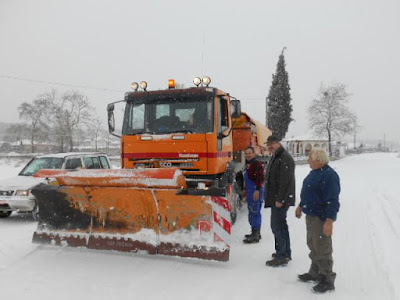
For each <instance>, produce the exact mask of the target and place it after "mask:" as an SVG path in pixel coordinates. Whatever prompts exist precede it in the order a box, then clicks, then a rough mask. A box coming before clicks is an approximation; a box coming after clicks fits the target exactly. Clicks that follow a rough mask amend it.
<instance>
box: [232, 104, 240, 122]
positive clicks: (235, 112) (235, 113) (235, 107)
mask: <svg viewBox="0 0 400 300" xmlns="http://www.w3.org/2000/svg"><path fill="white" fill-rule="evenodd" d="M241 113H242V108H241V105H240V100H231V116H232V118H235V119H236V118H240V115H241Z"/></svg>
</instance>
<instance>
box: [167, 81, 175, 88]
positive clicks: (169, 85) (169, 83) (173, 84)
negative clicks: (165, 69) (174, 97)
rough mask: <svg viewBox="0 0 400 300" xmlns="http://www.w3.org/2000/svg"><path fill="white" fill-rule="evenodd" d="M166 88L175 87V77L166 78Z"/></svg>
mask: <svg viewBox="0 0 400 300" xmlns="http://www.w3.org/2000/svg"><path fill="white" fill-rule="evenodd" d="M168 88H169V89H174V88H175V79H170V80H168Z"/></svg>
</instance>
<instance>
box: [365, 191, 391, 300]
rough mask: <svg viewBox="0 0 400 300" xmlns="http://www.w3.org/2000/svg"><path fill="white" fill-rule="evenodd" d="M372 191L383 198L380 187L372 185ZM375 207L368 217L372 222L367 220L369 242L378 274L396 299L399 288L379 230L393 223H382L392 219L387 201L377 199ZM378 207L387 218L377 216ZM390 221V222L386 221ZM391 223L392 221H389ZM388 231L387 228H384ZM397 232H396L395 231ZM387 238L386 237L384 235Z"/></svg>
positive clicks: (370, 210) (371, 208) (369, 211)
mask: <svg viewBox="0 0 400 300" xmlns="http://www.w3.org/2000/svg"><path fill="white" fill-rule="evenodd" d="M372 192H373V194H374V195H376V196H377V198H378V200H380V198H381V193H380V192H379V189H378V188H377V186H376V185H373V187H372ZM374 204H375V207H369V209H368V219H369V220H370V221H371V222H367V228H368V233H369V236H370V237H371V238H370V239H369V243H370V244H371V247H372V249H373V254H374V255H373V260H374V265H375V269H376V271H377V274H380V275H381V276H382V278H383V281H384V282H385V283H386V286H387V287H388V289H387V291H388V292H389V293H390V298H389V299H395V298H396V296H395V295H396V294H397V293H396V290H397V288H396V287H397V284H396V283H395V282H393V281H392V279H391V276H390V271H389V267H388V265H387V262H386V260H385V253H384V251H383V248H382V244H381V242H380V239H381V238H382V235H380V232H378V229H379V228H382V226H385V228H386V227H388V226H389V227H391V226H393V224H389V225H384V224H382V223H383V222H385V219H386V220H388V221H389V220H390V219H388V218H387V211H386V208H385V205H387V203H385V204H383V205H382V202H380V201H375V202H374ZM377 209H380V211H381V212H382V215H384V216H385V218H377V216H378V214H377V211H376V210H377ZM385 223H388V222H385ZM389 223H390V221H389ZM384 231H386V230H384ZM391 232H392V231H391ZM393 233H394V234H395V232H393ZM383 238H385V237H383Z"/></svg>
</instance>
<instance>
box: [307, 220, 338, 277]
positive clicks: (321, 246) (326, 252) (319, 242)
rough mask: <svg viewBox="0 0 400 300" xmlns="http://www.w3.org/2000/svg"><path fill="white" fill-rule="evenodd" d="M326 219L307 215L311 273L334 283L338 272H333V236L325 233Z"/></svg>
mask: <svg viewBox="0 0 400 300" xmlns="http://www.w3.org/2000/svg"><path fill="white" fill-rule="evenodd" d="M324 223H325V222H324V221H322V220H321V219H320V218H319V217H314V216H306V226H307V245H308V248H309V249H310V255H309V256H310V258H311V267H310V271H308V273H310V275H312V276H314V277H317V278H320V279H322V280H325V281H328V282H331V283H334V281H335V278H336V273H334V272H332V266H333V258H332V252H333V250H332V237H330V236H326V235H324V234H323V227H324Z"/></svg>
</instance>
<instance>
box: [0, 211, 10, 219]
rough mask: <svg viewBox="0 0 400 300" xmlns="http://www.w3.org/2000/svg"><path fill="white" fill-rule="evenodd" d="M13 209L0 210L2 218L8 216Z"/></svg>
mask: <svg viewBox="0 0 400 300" xmlns="http://www.w3.org/2000/svg"><path fill="white" fill-rule="evenodd" d="M11 213H12V211H0V218H8V217H9V216H10V215H11Z"/></svg>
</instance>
